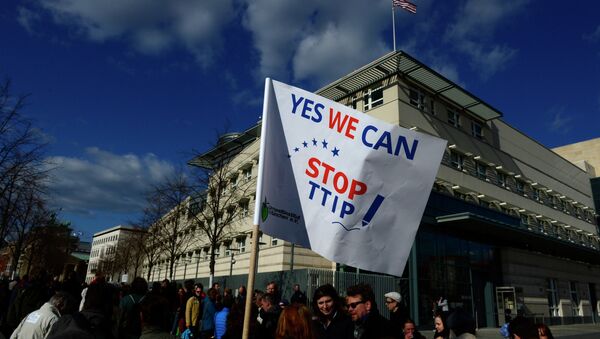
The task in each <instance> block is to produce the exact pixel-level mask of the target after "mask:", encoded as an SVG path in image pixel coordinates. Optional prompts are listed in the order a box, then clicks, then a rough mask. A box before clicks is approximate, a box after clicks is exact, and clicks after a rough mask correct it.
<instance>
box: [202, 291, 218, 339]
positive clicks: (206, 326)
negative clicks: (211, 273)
mask: <svg viewBox="0 0 600 339" xmlns="http://www.w3.org/2000/svg"><path fill="white" fill-rule="evenodd" d="M217 295H218V291H217V290H216V289H214V288H210V289H209V290H208V293H207V294H206V297H205V298H204V299H203V301H202V304H203V307H202V322H201V323H200V325H201V326H200V338H201V339H210V338H212V336H213V335H214V334H215V314H216V313H217V307H216V304H215V303H216V301H217Z"/></svg>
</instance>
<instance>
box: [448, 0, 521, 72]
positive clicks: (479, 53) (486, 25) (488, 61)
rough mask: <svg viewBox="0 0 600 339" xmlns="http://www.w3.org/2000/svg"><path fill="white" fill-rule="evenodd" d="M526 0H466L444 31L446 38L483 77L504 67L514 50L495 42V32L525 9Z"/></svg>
mask: <svg viewBox="0 0 600 339" xmlns="http://www.w3.org/2000/svg"><path fill="white" fill-rule="evenodd" d="M528 2H529V0H490V1H480V0H468V1H466V2H465V4H464V6H463V7H462V8H460V9H459V10H458V11H457V13H456V16H455V19H454V23H452V24H450V26H449V27H448V29H447V30H446V33H445V38H446V40H447V41H448V42H449V43H451V44H452V45H453V46H454V47H455V48H456V49H457V50H458V51H459V52H460V53H463V54H465V55H467V57H468V58H469V60H470V64H471V66H472V67H473V68H474V69H475V70H477V71H478V72H480V74H481V76H482V78H484V79H486V78H488V77H490V76H491V75H493V74H495V73H496V72H498V71H499V70H501V69H503V68H504V67H505V65H506V63H507V62H509V61H511V60H512V59H513V58H514V57H515V56H516V54H517V52H518V51H517V50H516V49H514V48H512V47H510V46H506V45H504V44H501V43H497V42H495V41H494V35H495V33H496V31H497V30H498V29H499V28H501V26H502V25H506V24H507V23H509V22H511V21H510V18H511V17H513V16H515V15H516V14H518V13H519V12H521V11H523V10H524V9H525V5H526V4H527V3H528Z"/></svg>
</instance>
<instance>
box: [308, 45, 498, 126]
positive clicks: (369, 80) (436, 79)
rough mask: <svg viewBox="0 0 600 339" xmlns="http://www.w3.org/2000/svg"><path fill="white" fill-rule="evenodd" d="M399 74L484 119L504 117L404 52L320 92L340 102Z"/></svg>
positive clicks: (383, 58)
mask: <svg viewBox="0 0 600 339" xmlns="http://www.w3.org/2000/svg"><path fill="white" fill-rule="evenodd" d="M396 73H397V74H399V75H400V77H402V78H405V79H409V80H411V81H413V82H415V83H417V84H420V85H422V86H424V87H425V88H427V89H428V90H430V91H431V92H432V93H433V94H434V95H437V96H440V97H442V98H445V99H447V100H449V101H451V102H453V103H455V104H456V105H458V106H460V107H461V108H462V109H463V110H465V111H467V112H469V113H470V114H472V115H473V116H476V117H478V118H479V119H481V120H484V121H488V120H492V119H496V118H500V117H502V113H501V112H500V111H498V110H496V109H495V108H493V107H492V106H490V105H488V104H487V103H485V102H483V100H481V99H479V98H477V97H476V96H475V95H473V94H471V93H469V92H468V91H466V90H464V89H463V88H461V87H460V86H459V85H457V84H455V83H454V82H452V81H450V80H448V79H447V78H445V77H444V76H443V75H441V74H439V73H438V72H436V71H434V70H432V69H431V68H429V67H427V66H426V65H424V64H423V63H421V62H419V61H418V60H417V59H415V58H413V57H412V56H410V55H408V54H407V53H406V52H403V51H397V52H391V53H388V54H386V55H384V56H383V57H381V58H379V59H377V60H375V61H373V62H371V63H370V64H368V65H366V66H364V67H362V68H359V69H358V70H356V71H354V72H352V73H350V74H348V75H346V76H345V77H343V78H341V79H339V80H337V81H335V82H333V83H331V84H329V85H327V86H325V87H323V88H321V89H319V90H318V91H317V92H316V93H317V94H319V95H321V96H324V97H326V98H329V99H331V100H334V101H338V100H340V99H341V98H343V97H346V96H348V95H350V94H352V93H354V92H357V91H359V90H361V89H363V88H365V87H368V86H370V85H372V84H375V83H377V82H379V81H381V80H383V79H385V78H387V77H389V76H391V75H393V74H396Z"/></svg>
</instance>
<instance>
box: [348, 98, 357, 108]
mask: <svg viewBox="0 0 600 339" xmlns="http://www.w3.org/2000/svg"><path fill="white" fill-rule="evenodd" d="M348 106H350V107H352V108H353V109H356V108H357V107H358V98H357V97H356V95H354V96H352V98H350V104H349V105H348Z"/></svg>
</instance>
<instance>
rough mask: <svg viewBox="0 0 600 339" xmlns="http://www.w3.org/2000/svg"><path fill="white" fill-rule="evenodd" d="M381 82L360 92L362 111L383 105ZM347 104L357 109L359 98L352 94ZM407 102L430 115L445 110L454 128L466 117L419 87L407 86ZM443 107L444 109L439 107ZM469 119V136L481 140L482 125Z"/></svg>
mask: <svg viewBox="0 0 600 339" xmlns="http://www.w3.org/2000/svg"><path fill="white" fill-rule="evenodd" d="M383 89H384V85H383V84H381V83H380V84H376V85H374V86H371V87H370V88H367V89H366V90H364V91H363V93H362V101H363V111H368V110H371V109H373V108H375V107H378V106H381V105H383V103H384V102H383ZM350 100H351V101H350V103H349V105H350V106H351V107H352V108H354V109H357V108H358V102H359V99H358V97H357V96H354V97H352V98H351V99H350ZM408 103H409V104H410V105H412V106H414V107H415V108H417V109H419V110H421V111H423V112H426V113H429V114H431V115H438V114H439V112H438V111H443V110H445V112H446V121H447V122H448V123H449V124H450V125H452V126H454V127H455V128H458V129H462V128H463V121H462V120H463V119H465V120H466V119H467V118H465V117H463V116H461V114H459V113H458V110H457V109H456V108H454V107H450V106H446V105H442V103H439V102H436V101H435V100H434V99H433V98H432V97H431V96H429V95H427V94H426V93H425V92H423V91H422V90H420V89H417V88H414V87H409V88H408ZM441 107H443V108H444V109H441ZM468 120H469V121H470V129H471V130H470V133H471V136H473V137H475V138H477V139H480V140H483V136H484V128H483V125H482V124H481V123H480V122H478V121H475V120H472V119H468Z"/></svg>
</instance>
